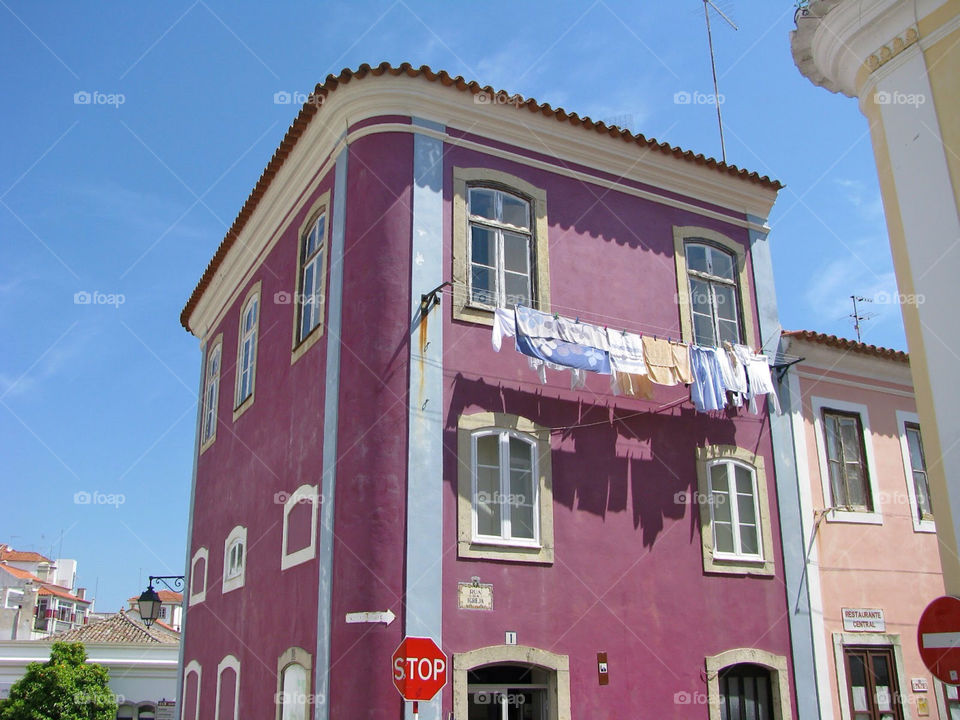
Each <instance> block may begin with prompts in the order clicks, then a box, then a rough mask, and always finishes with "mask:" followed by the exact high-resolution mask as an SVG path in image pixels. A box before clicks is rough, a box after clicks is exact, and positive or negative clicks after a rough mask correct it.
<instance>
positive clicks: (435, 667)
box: [391, 637, 447, 700]
mask: <svg viewBox="0 0 960 720" xmlns="http://www.w3.org/2000/svg"><path fill="white" fill-rule="evenodd" d="M391 669H392V671H393V684H394V685H396V686H397V690H399V691H400V694H401V695H402V696H403V699H404V700H432V699H433V696H434V695H436V694H437V693H438V692H440V688H442V687H443V686H444V685H446V684H447V656H446V655H444V654H443V650H441V649H440V648H439V647H437V644H436V643H435V642H434V641H433V640H431V639H430V638H423V637H407V638H404V639H403V642H401V643H400V646H399V647H398V648H397V649H396V650H394V652H393V658H392V659H391Z"/></svg>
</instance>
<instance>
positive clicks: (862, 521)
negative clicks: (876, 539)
mask: <svg viewBox="0 0 960 720" xmlns="http://www.w3.org/2000/svg"><path fill="white" fill-rule="evenodd" d="M827 522H839V523H852V524H854V525H883V515H882V514H881V513H878V512H869V511H866V510H831V511H830V512H828V513H827Z"/></svg>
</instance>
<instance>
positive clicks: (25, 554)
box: [0, 545, 53, 563]
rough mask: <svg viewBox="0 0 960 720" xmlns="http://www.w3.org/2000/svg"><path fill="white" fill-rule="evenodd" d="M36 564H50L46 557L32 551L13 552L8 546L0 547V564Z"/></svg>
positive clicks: (50, 561)
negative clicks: (6, 562)
mask: <svg viewBox="0 0 960 720" xmlns="http://www.w3.org/2000/svg"><path fill="white" fill-rule="evenodd" d="M4 560H6V561H8V562H38V563H52V562H53V560H51V559H50V558H48V557H45V556H43V555H41V554H40V553H38V552H34V551H33V550H14V549H13V548H11V547H10V546H9V545H0V562H2V561H4Z"/></svg>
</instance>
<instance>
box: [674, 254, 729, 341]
mask: <svg viewBox="0 0 960 720" xmlns="http://www.w3.org/2000/svg"><path fill="white" fill-rule="evenodd" d="M693 246H696V247H702V248H704V249H705V250H706V252H707V264H708V267H709V265H710V256H711V255H712V254H713V253H721V254H723V255H726V256H727V257H728V258H729V259H730V267H731V268H732V270H733V279H732V280H731V279H730V278H725V277H722V276H721V275H714V274H713V273H710V272H706V273H705V272H703V271H701V270H694V269H692V268H691V267H690V263H689V250H690V248H691V247H693ZM684 257H687V258H688V260H687V290H688V292H689V297H690V331H691V333H692V334H693V341H694V342H697V336H696V334H697V324H696V322H695V313H694V310H693V308H694V302H693V279H694V278H695V279H697V280H699V281H701V282H703V283H706V285H707V287H708V288H709V290H710V320H711V325H712V327H713V337H714V343H713V344H714V347H719V345H720V342H721V341H720V313H719V312H718V311H717V308H718V307H719V303H718V302H717V293H716V286H717V285H723V286H725V287H729V288H731V289H732V290H733V301H734V303H735V304H736V307H734V316H735V318H736V324H737V343H738V344H740V343H743V333H744V329H743V321H742V315H741V308H740V286H739V279H738V277H737V276H738V268H739V258H738V257H737V254H736V253H735V252H733V251H731V250H729V249H727V248H722V247H719V246H717V245H714V244H712V243H710V242H709V241H707V240H704V239H701V238H687V239H686V240H685V241H684Z"/></svg>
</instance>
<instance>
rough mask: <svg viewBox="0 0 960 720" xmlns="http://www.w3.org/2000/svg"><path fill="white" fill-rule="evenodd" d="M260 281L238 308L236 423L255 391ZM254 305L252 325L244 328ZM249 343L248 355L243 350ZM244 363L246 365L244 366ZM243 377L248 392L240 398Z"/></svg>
mask: <svg viewBox="0 0 960 720" xmlns="http://www.w3.org/2000/svg"><path fill="white" fill-rule="evenodd" d="M260 300H261V293H260V281H257V282H256V284H254V286H253V287H252V288H251V289H250V292H248V293H247V296H246V298H244V301H243V305H241V306H240V322H239V324H238V332H237V367H236V382H235V385H236V387H235V388H234V393H233V407H234V410H233V419H234V420H235V421H236V419H237V418H238V417H240V416H241V415H242V414H243V413H244V411H245V410H246V409H247V408H248V407H250V406H251V405H252V404H253V399H254V397H255V395H256V390H257V353H258V351H259V345H260V315H261V314H262V312H263V303H261V301H260ZM254 303H255V304H256V309H255V312H254V317H253V323H252V325H251V327H249V328H246V329H244V328H245V326H246V319H247V316H248V315H249V312H250V310H251V306H252V305H254ZM248 343H249V347H250V351H249V354H248V353H247V352H245V348H246V347H247V344H248ZM245 363H246V364H245ZM244 377H249V381H250V382H249V385H250V392H249V393H248V394H247V395H243V396H241V392H242V391H243V386H244Z"/></svg>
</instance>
